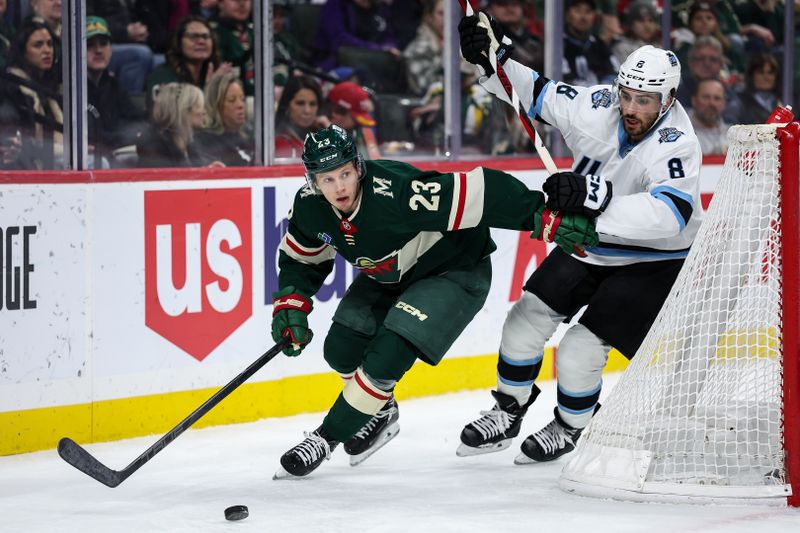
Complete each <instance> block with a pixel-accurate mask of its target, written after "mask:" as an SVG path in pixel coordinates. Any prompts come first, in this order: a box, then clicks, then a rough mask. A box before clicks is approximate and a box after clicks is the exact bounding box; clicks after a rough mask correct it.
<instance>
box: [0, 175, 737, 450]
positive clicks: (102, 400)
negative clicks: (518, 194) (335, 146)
mask: <svg viewBox="0 0 800 533" xmlns="http://www.w3.org/2000/svg"><path fill="white" fill-rule="evenodd" d="M709 162H710V163H712V164H706V165H705V166H704V167H703V176H702V177H703V179H702V189H703V191H704V193H705V194H704V204H706V205H707V201H706V200H707V198H708V197H710V192H711V191H712V190H713V186H714V184H715V183H716V180H717V179H718V177H719V174H720V171H721V168H722V167H721V165H720V163H721V161H719V160H715V161H707V163H709ZM482 163H483V164H487V165H490V166H492V167H493V168H502V169H506V170H508V171H510V172H512V173H513V174H515V175H516V176H517V177H519V178H520V179H522V180H523V181H525V182H526V183H528V184H529V185H530V186H531V187H538V186H540V184H541V182H542V181H543V179H544V178H545V177H546V173H545V172H544V170H526V169H528V168H531V167H535V166H537V165H538V166H541V165H540V164H538V161H531V160H528V161H508V162H503V163H498V162H470V163H468V164H467V163H460V164H441V163H438V164H427V165H421V166H423V167H425V168H436V169H440V170H443V171H451V170H460V171H463V170H469V169H471V168H473V167H474V166H477V165H479V164H482ZM559 163H560V165H559V166H560V167H562V168H565V167H568V166H569V165H570V161H568V160H565V161H561V162H559ZM301 176H302V169H301V168H300V167H297V166H291V167H272V168H262V169H246V170H241V169H215V170H206V169H202V170H196V169H194V170H130V171H127V170H126V171H105V172H71V173H36V174H27V173H13V174H12V173H0V232H1V233H0V261H2V266H3V271H2V276H0V278H2V279H0V331H2V335H0V455H6V454H12V453H22V452H28V451H33V450H39V449H48V448H53V447H55V445H56V443H57V442H58V439H59V438H61V437H62V436H70V437H72V438H73V439H75V440H76V441H78V442H81V443H86V442H95V441H106V440H114V439H120V438H127V437H132V436H137V435H146V434H152V433H161V432H163V431H166V430H168V429H169V428H171V427H172V426H173V425H175V424H176V423H177V422H178V421H180V420H181V419H182V418H183V417H184V416H185V415H186V414H188V413H189V412H191V411H192V410H193V409H195V408H196V407H197V406H198V405H199V404H200V403H202V402H203V401H204V400H205V399H206V398H208V397H209V396H210V395H211V394H213V392H214V391H215V390H216V389H217V388H218V387H219V386H221V385H223V384H225V383H227V382H228V381H229V380H230V379H231V378H232V377H233V376H235V375H236V374H238V373H239V372H240V371H241V370H242V369H244V368H245V367H246V366H247V365H248V364H249V363H250V362H252V361H253V360H255V359H256V358H257V357H258V356H259V355H260V354H261V353H263V352H264V351H266V349H268V348H269V347H270V346H272V339H271V336H270V333H269V324H270V320H271V313H272V306H271V302H272V297H271V293H272V291H273V290H275V288H276V286H277V257H278V253H277V248H278V244H279V242H280V239H281V236H282V234H283V232H284V231H285V227H286V216H287V213H288V210H289V208H290V206H291V202H292V199H293V197H294V194H295V192H296V191H297V189H298V188H299V187H300V186H302V185H303V183H304V180H303V178H302V177H301ZM492 234H493V238H494V240H495V242H496V243H497V245H498V250H497V252H495V253H494V254H493V256H492V258H493V268H494V278H493V284H492V289H491V292H490V295H489V297H488V300H487V302H486V305H485V307H484V309H483V310H482V311H481V312H480V313H479V314H478V316H476V318H475V320H474V321H473V322H472V324H471V325H470V326H469V328H468V329H467V330H466V332H465V333H464V334H463V335H462V336H461V337H460V338H459V339H458V340H457V341H456V343H455V344H454V346H453V347H452V349H451V350H450V351H449V353H448V355H447V357H446V358H445V360H444V361H443V362H442V363H441V364H440V365H439V367H437V368H435V369H434V368H432V367H429V366H427V365H425V364H422V363H419V364H417V365H415V367H414V368H413V369H412V370H411V371H410V373H409V375H408V376H406V378H405V379H403V381H402V382H401V383H400V385H399V386H398V389H397V396H398V398H400V399H402V398H408V397H413V396H423V395H430V394H439V393H444V392H450V391H456V390H463V389H474V388H486V387H490V386H492V385H493V384H494V382H495V370H494V367H495V364H496V353H497V344H498V342H499V336H500V327H501V325H502V322H503V319H504V317H505V314H506V312H507V310H508V308H509V307H510V306H511V305H512V304H513V302H514V301H516V299H518V298H519V295H520V290H521V286H522V283H523V282H524V280H525V279H526V278H527V276H528V275H529V274H530V272H531V271H532V270H533V269H534V268H535V267H536V265H537V264H538V263H539V262H541V261H542V260H543V259H544V257H545V255H546V253H547V250H546V248H545V245H544V244H542V243H541V242H538V241H532V240H530V239H529V238H528V236H527V234H525V233H517V232H512V231H503V230H493V231H492ZM353 275H354V270H353V268H352V267H350V266H349V265H347V264H346V263H345V262H344V261H343V260H341V258H337V261H336V266H335V269H334V272H333V273H332V274H331V275H330V276H329V277H328V279H327V280H326V282H325V284H324V286H323V288H322V290H320V292H319V293H318V294H317V296H316V297H315V302H314V312H313V313H312V315H311V317H310V325H311V328H312V329H313V330H314V332H315V333H316V335H317V336H316V339H315V341H314V342H313V343H312V344H311V345H310V346H309V347H308V348H307V349H306V351H305V352H304V353H303V354H302V355H301V356H300V357H297V358H286V357H279V358H276V359H275V360H273V361H272V362H270V363H269V364H268V365H267V366H266V367H265V368H264V369H262V370H261V371H260V372H258V373H257V374H256V375H255V376H254V378H252V379H251V380H250V382H249V383H248V384H246V385H244V386H243V387H241V388H240V389H239V390H237V391H236V392H235V393H234V394H232V395H231V396H230V397H229V398H228V399H226V400H225V401H224V402H223V403H222V404H220V405H219V406H218V407H217V408H216V409H214V410H213V411H212V412H211V413H209V414H208V415H207V416H206V417H205V418H204V419H202V420H201V421H200V422H199V423H198V424H197V426H198V427H200V426H204V425H214V424H225V423H233V422H243V421H250V420H255V419H258V418H263V417H271V416H288V415H293V414H297V413H300V412H312V411H320V410H324V409H326V408H327V407H328V406H329V405H330V404H331V403H332V401H333V399H334V398H335V397H336V395H337V394H338V392H339V390H340V389H341V381H340V379H339V378H338V376H337V375H335V374H333V373H332V372H330V370H329V369H328V368H327V365H326V364H325V362H324V360H323V358H322V351H321V350H322V344H323V342H322V341H323V339H324V336H325V332H326V331H327V328H328V325H329V324H330V319H331V316H332V315H333V312H334V310H335V308H336V306H337V305H338V302H339V301H340V299H341V297H342V296H343V295H344V293H345V290H346V287H347V286H348V285H349V283H350V282H351V281H352V279H353ZM554 351H555V350H554V349H553V348H548V349H547V351H546V354H545V356H546V359H545V365H544V368H543V373H542V377H543V378H545V377H546V378H552V376H553V364H554V363H553V358H554ZM624 364H625V362H624V359H623V358H622V357H620V356H619V355H618V354H614V355H613V356H612V359H611V364H610V365H609V369H610V370H615V369H616V370H619V369H621V368H623V367H624Z"/></svg>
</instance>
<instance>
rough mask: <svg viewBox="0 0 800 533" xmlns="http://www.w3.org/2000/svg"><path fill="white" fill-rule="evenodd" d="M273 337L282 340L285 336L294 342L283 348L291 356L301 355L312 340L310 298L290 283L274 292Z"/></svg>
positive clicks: (278, 340)
mask: <svg viewBox="0 0 800 533" xmlns="http://www.w3.org/2000/svg"><path fill="white" fill-rule="evenodd" d="M272 298H273V300H272V339H273V340H274V341H275V342H280V341H281V340H282V339H283V338H284V337H286V338H288V339H290V340H291V341H292V343H291V344H290V345H288V346H287V347H286V348H284V349H283V353H285V354H286V355H288V356H289V357H295V356H297V355H300V352H302V351H303V348H305V346H306V344H308V343H309V342H311V337H312V334H311V330H310V329H309V328H308V314H309V313H310V312H311V309H312V308H313V304H312V303H311V300H310V299H309V298H306V297H305V296H303V295H301V294H298V293H296V292H295V290H294V287H293V286H291V285H289V286H287V287H285V288H283V289H282V290H280V291H278V292H273V293H272Z"/></svg>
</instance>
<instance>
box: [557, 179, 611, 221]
mask: <svg viewBox="0 0 800 533" xmlns="http://www.w3.org/2000/svg"><path fill="white" fill-rule="evenodd" d="M542 190H543V191H544V192H545V193H546V194H547V202H545V205H546V206H547V208H548V209H550V210H552V211H564V212H566V213H581V214H583V215H585V216H587V217H589V218H596V217H597V216H599V215H600V213H602V212H603V211H605V209H606V207H607V206H608V202H610V201H611V183H610V182H608V181H605V180H603V179H601V178H600V176H595V175H594V174H588V175H586V176H584V175H582V174H577V173H575V172H556V173H555V174H553V175H551V176H550V177H549V178H547V181H545V182H544V185H542Z"/></svg>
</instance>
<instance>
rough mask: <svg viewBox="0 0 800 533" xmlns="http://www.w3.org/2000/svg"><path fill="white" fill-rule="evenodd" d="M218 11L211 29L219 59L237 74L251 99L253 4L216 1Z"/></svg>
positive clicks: (249, 1)
mask: <svg viewBox="0 0 800 533" xmlns="http://www.w3.org/2000/svg"><path fill="white" fill-rule="evenodd" d="M217 9H218V11H219V14H218V16H217V19H216V20H213V21H211V29H212V30H213V31H214V33H215V34H216V40H217V42H218V46H219V56H220V58H221V59H222V61H224V62H226V63H230V64H231V65H233V68H234V69H235V70H238V72H239V75H240V77H241V78H242V83H244V93H245V95H247V96H253V95H254V94H255V92H256V75H255V72H256V71H255V57H254V54H255V52H254V50H253V41H254V39H255V37H254V35H255V34H254V31H255V30H254V28H253V19H252V15H253V1H252V0H219V2H218V3H217Z"/></svg>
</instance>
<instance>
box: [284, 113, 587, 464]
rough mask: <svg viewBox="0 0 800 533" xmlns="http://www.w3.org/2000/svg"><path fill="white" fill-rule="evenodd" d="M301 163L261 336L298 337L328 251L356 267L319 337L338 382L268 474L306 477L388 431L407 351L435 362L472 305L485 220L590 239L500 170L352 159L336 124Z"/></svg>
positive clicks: (485, 280)
mask: <svg viewBox="0 0 800 533" xmlns="http://www.w3.org/2000/svg"><path fill="white" fill-rule="evenodd" d="M303 165H304V167H305V172H306V179H307V181H308V184H307V185H306V186H305V187H304V188H302V189H301V190H300V191H298V193H297V195H296V196H295V199H294V205H293V207H292V210H291V211H290V213H289V227H288V230H287V232H286V234H285V235H284V237H283V240H282V241H281V245H280V257H279V267H280V273H279V277H278V283H279V287H280V290H279V291H277V292H276V293H274V294H273V297H274V302H273V320H272V336H273V338H274V339H275V341H276V342H278V341H280V340H282V339H283V338H285V337H288V338H290V339H291V344H290V345H289V346H288V347H287V348H286V349H285V350H284V351H285V353H286V355H289V356H296V355H298V354H299V353H300V352H301V351H302V350H303V348H304V347H305V346H306V344H307V343H308V342H309V341H310V339H311V331H310V330H309V328H308V321H307V316H308V314H309V313H310V312H311V310H312V307H313V304H312V301H311V297H312V296H313V295H314V294H316V292H317V291H318V290H319V288H320V287H321V285H322V283H323V281H324V280H325V278H326V277H327V275H328V274H329V273H330V272H331V270H332V269H333V264H334V261H333V259H334V256H335V255H336V254H337V253H338V254H340V255H341V256H342V257H344V259H346V260H347V261H348V262H349V263H351V264H352V265H354V266H355V267H356V268H357V269H358V270H360V274H359V275H358V276H357V277H356V279H355V280H354V281H353V283H352V284H351V286H350V287H349V289H348V291H347V294H346V295H345V296H344V298H343V299H342V301H341V303H340V304H339V307H338V308H337V310H336V312H335V314H334V317H333V323H332V324H331V327H330V329H329V331H328V335H327V337H326V339H325V343H324V355H325V360H326V361H327V362H328V364H329V365H330V366H331V367H332V368H333V369H334V370H336V371H337V372H338V373H339V374H340V375H341V376H342V378H343V379H344V381H345V384H344V388H343V390H342V392H341V394H339V396H338V398H337V399H336V401H335V402H334V404H333V406H332V407H331V409H330V411H329V412H328V414H327V416H326V417H325V419H324V420H323V422H322V425H321V426H320V427H318V428H317V429H316V430H314V431H313V432H311V433H306V438H305V440H303V441H302V442H301V443H300V444H298V445H297V446H294V447H293V448H291V449H290V450H289V451H288V452H286V453H285V454H284V455H283V456H282V457H281V460H280V463H281V468H280V469H279V470H278V472H277V473H276V474H275V478H276V479H279V478H284V477H298V476H305V475H307V474H309V473H310V472H312V471H313V470H314V469H316V468H317V467H318V466H319V465H320V464H321V463H322V461H323V460H324V459H327V458H329V457H330V454H331V452H332V451H333V450H334V449H335V448H336V447H337V446H338V444H339V443H344V449H345V452H347V453H348V454H349V455H350V456H351V460H350V462H351V464H353V465H355V464H358V463H360V462H361V461H363V460H364V459H366V458H367V457H369V455H371V454H372V453H374V451H375V450H377V449H378V448H380V447H381V446H382V445H384V444H385V443H386V442H388V441H389V440H390V439H391V438H393V437H394V436H395V435H396V434H397V431H398V430H399V426H398V424H397V419H398V411H397V403H396V402H395V400H394V396H393V390H394V387H395V384H396V383H397V382H398V381H399V380H400V379H401V378H402V376H403V374H405V372H406V371H407V370H408V369H409V368H411V365H412V364H413V363H414V362H415V361H416V360H417V359H420V360H422V361H424V362H426V363H428V364H430V365H436V364H437V363H439V361H440V360H441V359H442V357H443V356H444V354H445V352H446V351H447V349H448V348H449V347H450V346H451V345H452V343H453V342H454V341H455V340H456V338H457V337H458V336H459V335H460V334H461V332H462V331H463V330H464V328H466V327H467V324H469V323H470V321H472V318H473V317H474V316H475V314H476V313H477V312H478V311H479V310H480V309H481V307H483V304H484V301H485V300H486V296H487V294H488V292H489V286H490V283H491V275H492V274H491V262H490V260H489V254H491V253H492V252H493V251H494V250H495V244H494V242H493V241H492V239H491V236H490V234H489V228H490V227H495V228H506V229H511V230H526V231H532V237H534V238H537V239H542V240H545V241H546V242H555V243H556V244H558V245H559V246H560V247H562V248H564V249H565V250H566V251H568V252H572V251H573V250H575V249H579V248H580V247H582V246H584V245H589V246H591V245H594V244H596V243H597V234H596V232H595V230H594V223H593V222H592V221H591V220H590V219H588V218H586V217H584V216H583V215H581V214H570V215H566V214H564V215H563V216H559V215H558V214H556V213H551V212H550V211H548V210H547V209H545V206H544V196H543V194H542V193H541V192H538V191H532V190H529V189H528V188H527V187H526V186H525V184H523V183H522V182H520V181H518V180H517V179H516V178H514V177H513V176H511V175H509V174H506V173H504V172H500V171H497V170H491V169H487V168H481V167H478V168H476V169H474V170H472V171H470V172H466V173H451V174H441V173H439V172H435V171H421V170H419V169H417V168H415V167H413V166H411V165H409V164H406V163H401V162H397V161H363V160H362V158H361V156H360V155H359V154H358V151H357V149H356V147H355V144H354V143H353V140H352V139H351V138H350V137H349V136H348V135H347V133H346V132H345V131H344V130H342V129H341V128H339V127H338V126H330V127H328V128H326V129H323V130H320V131H318V132H316V133H312V134H309V135H308V136H307V137H306V139H305V143H304V147H303Z"/></svg>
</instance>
